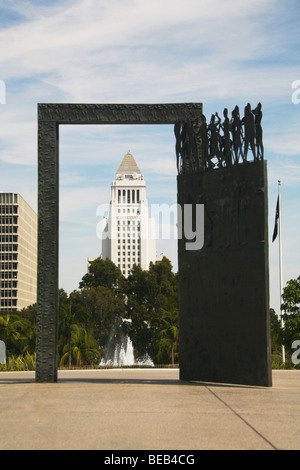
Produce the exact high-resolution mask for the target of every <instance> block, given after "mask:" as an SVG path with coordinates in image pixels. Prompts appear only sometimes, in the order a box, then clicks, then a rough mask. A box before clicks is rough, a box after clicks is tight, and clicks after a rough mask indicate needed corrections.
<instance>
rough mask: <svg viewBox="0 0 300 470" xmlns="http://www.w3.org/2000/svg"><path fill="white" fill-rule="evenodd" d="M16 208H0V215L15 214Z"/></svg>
mask: <svg viewBox="0 0 300 470" xmlns="http://www.w3.org/2000/svg"><path fill="white" fill-rule="evenodd" d="M17 213H18V206H0V214H17Z"/></svg>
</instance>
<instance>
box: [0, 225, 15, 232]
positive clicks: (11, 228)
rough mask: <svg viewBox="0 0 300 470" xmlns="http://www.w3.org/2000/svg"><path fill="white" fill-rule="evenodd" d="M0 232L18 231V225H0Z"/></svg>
mask: <svg viewBox="0 0 300 470" xmlns="http://www.w3.org/2000/svg"><path fill="white" fill-rule="evenodd" d="M0 233H18V227H17V226H15V225H0Z"/></svg>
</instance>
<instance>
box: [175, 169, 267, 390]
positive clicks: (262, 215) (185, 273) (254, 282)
mask: <svg viewBox="0 0 300 470" xmlns="http://www.w3.org/2000/svg"><path fill="white" fill-rule="evenodd" d="M267 191H268V189H267V177H266V162H264V161H255V162H248V163H243V164H240V165H236V166H232V167H230V168H228V167H227V168H220V169H215V170H211V171H203V172H202V173H199V174H191V175H179V176H178V202H179V204H181V205H182V204H187V203H189V204H193V205H195V204H204V246H203V248H202V249H201V250H198V251H186V249H185V240H184V238H183V239H181V240H180V239H179V241H178V262H179V310H180V327H179V334H180V343H179V351H180V377H181V379H183V380H199V381H209V382H219V383H233V384H244V385H257V386H270V385H271V383H272V378H271V349H270V348H271V344H270V319H269V263H268V227H267V219H268V217H267V214H268V212H267V211H268V203H267Z"/></svg>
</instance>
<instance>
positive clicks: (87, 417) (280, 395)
mask: <svg viewBox="0 0 300 470" xmlns="http://www.w3.org/2000/svg"><path fill="white" fill-rule="evenodd" d="M299 390H300V371H298V370H276V371H273V386H272V387H268V388H264V387H249V386H238V385H230V384H215V383H204V382H183V381H180V380H179V371H178V369H95V370H65V371H59V372H58V382H57V383H50V384H49V383H35V373H34V372H1V373H0V394H1V407H0V423H1V430H2V432H1V435H0V449H1V450H112V451H114V450H115V451H119V450H123V451H124V450H127V451H134V450H136V451H138V450H162V451H165V450H174V451H177V450H182V451H184V450H185V451H187V450H188V451H197V450H275V449H282V450H298V449H300V438H299V436H300V393H299Z"/></svg>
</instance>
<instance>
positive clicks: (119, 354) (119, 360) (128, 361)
mask: <svg viewBox="0 0 300 470" xmlns="http://www.w3.org/2000/svg"><path fill="white" fill-rule="evenodd" d="M99 365H100V367H101V366H102V367H103V366H110V367H128V366H148V367H154V363H153V361H152V359H151V358H150V357H149V356H145V357H144V358H143V359H142V360H135V357H134V349H133V344H132V341H131V339H130V338H129V336H128V335H127V334H125V333H124V332H123V331H122V329H121V328H120V330H119V331H118V334H117V335H112V336H111V339H110V340H109V343H108V345H107V347H106V353H105V356H104V357H103V358H102V359H101V362H100V364H99Z"/></svg>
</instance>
